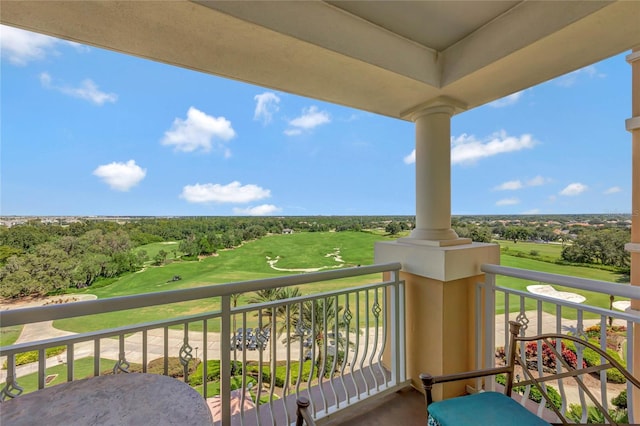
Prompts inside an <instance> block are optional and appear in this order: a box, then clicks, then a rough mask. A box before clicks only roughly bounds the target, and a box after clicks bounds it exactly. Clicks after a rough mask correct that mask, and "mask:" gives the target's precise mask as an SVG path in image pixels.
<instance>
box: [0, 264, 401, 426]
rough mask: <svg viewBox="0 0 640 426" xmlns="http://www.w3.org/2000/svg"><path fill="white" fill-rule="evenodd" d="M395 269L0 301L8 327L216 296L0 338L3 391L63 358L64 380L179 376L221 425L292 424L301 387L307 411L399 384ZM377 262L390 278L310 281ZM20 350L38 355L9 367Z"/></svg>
mask: <svg viewBox="0 0 640 426" xmlns="http://www.w3.org/2000/svg"><path fill="white" fill-rule="evenodd" d="M399 270H400V264H398V263H392V264H383V265H372V266H363V267H358V268H345V269H342V270H335V271H329V272H317V273H309V274H304V275H295V276H284V277H279V278H272V279H266V280H255V281H247V282H242V283H233V284H220V285H212V286H205V287H199V288H195V289H186V290H178V291H170V292H161V293H154V294H149V295H135V296H127V297H118V298H112V299H103V300H95V301H88V302H74V303H69V304H66V305H54V306H46V307H42V308H27V309H16V310H11V311H4V312H0V323H1V324H2V326H9V325H27V324H33V323H36V322H41V321H51V320H55V319H64V318H76V317H79V316H83V315H88V314H96V313H107V312H117V311H125V310H129V309H140V308H144V307H157V309H161V307H162V306H164V305H167V304H174V303H178V302H186V301H190V300H198V299H205V298H207V299H208V298H219V301H220V303H219V309H215V310H211V311H208V312H202V313H197V314H194V315H187V316H181V317H176V318H169V319H163V320H158V321H151V322H146V323H141V324H131V325H126V326H123V327H118V328H112V329H106V330H98V331H91V332H86V333H78V334H70V335H67V336H62V337H55V338H50V339H46V340H40V341H35V342H25V343H18V344H15V345H11V346H6V347H2V348H0V356H2V357H4V358H6V365H7V369H6V370H4V373H5V374H4V379H5V380H4V381H5V385H4V388H3V389H2V391H1V392H2V400H6V399H8V398H15V397H19V395H20V394H21V393H23V392H25V391H24V390H23V387H21V383H22V382H28V381H29V380H28V377H30V376H28V375H29V374H35V375H36V376H37V385H36V386H35V389H42V388H44V387H46V386H49V384H48V378H49V377H51V376H53V373H52V372H53V371H56V372H57V371H59V370H60V368H63V369H64V368H65V367H64V366H65V365H66V371H65V372H64V375H65V376H66V380H67V381H72V380H78V379H82V378H84V377H85V376H97V375H102V374H121V373H131V372H145V373H150V372H157V373H160V374H164V375H172V376H174V377H179V378H180V380H184V381H185V382H187V383H189V384H190V385H191V386H193V387H194V388H196V389H197V390H198V391H200V392H201V393H202V395H203V396H204V397H205V398H207V401H208V402H209V405H210V407H211V409H212V412H213V413H214V417H215V420H216V421H218V422H220V423H221V424H223V425H229V424H291V423H292V422H294V421H295V411H296V403H295V401H296V399H297V398H298V397H299V396H303V397H306V398H307V399H308V400H309V402H310V406H309V412H310V413H311V414H312V415H313V417H314V418H316V419H319V418H322V417H325V416H327V415H330V414H332V413H335V412H337V411H339V410H342V409H344V408H346V407H349V406H351V405H353V404H354V403H356V402H358V401H360V400H363V399H366V398H368V397H371V396H373V395H376V394H380V393H383V392H388V391H390V390H394V389H399V388H400V387H402V386H404V385H406V378H405V370H404V365H405V364H404V324H403V321H404V309H403V306H404V293H403V286H404V283H403V282H402V281H401V280H400V279H399ZM375 273H386V275H385V276H386V277H387V278H388V279H385V280H381V281H379V282H375V283H372V284H365V285H360V286H357V287H353V288H343V287H341V286H337V285H336V286H334V287H335V288H336V290H330V291H324V292H319V293H314V292H313V288H314V287H315V286H314V284H317V283H319V282H324V281H330V280H334V279H340V278H346V277H359V276H365V275H370V274H375ZM368 281H371V279H370V278H369V279H368ZM291 286H301V289H302V290H303V293H305V294H304V295H301V296H297V297H293V298H287V299H280V300H270V301H264V302H261V303H249V304H244V305H240V306H234V305H235V303H234V304H232V300H237V297H234V295H237V294H247V293H250V292H254V291H259V290H268V289H276V288H284V287H291ZM212 300H213V299H212ZM216 306H217V305H216ZM123 315H124V313H123ZM58 346H64V347H65V348H66V349H65V351H64V352H63V353H61V354H59V355H57V356H54V357H50V358H47V357H46V353H45V351H46V350H47V349H50V348H54V347H58ZM29 351H37V352H38V362H35V363H29V364H27V365H21V366H17V365H16V359H17V357H19V356H20V354H23V353H25V352H29ZM84 361H87V362H86V363H85V362H84ZM109 363H110V365H109ZM85 364H86V365H85ZM87 365H88V367H87ZM56 374H59V373H56ZM59 381H61V380H59ZM35 389H34V390H35Z"/></svg>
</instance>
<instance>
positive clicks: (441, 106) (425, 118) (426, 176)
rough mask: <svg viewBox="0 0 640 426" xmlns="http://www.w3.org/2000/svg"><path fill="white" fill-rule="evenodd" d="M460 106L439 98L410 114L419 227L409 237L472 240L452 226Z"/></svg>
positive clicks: (447, 241)
mask: <svg viewBox="0 0 640 426" xmlns="http://www.w3.org/2000/svg"><path fill="white" fill-rule="evenodd" d="M458 108H459V105H458V104H457V103H456V102H455V101H452V100H451V101H449V100H443V99H438V100H437V102H434V103H432V104H430V105H426V106H424V107H421V108H419V109H417V110H414V111H412V112H411V113H410V114H407V116H408V117H409V118H410V119H411V120H412V121H413V122H415V128H416V141H415V143H416V163H415V164H416V227H415V229H414V230H413V231H412V232H411V236H410V238H408V239H407V240H419V241H422V242H427V241H428V242H431V245H438V246H448V245H458V244H469V243H471V240H469V239H466V238H458V234H456V232H455V231H454V230H453V229H452V228H451V117H452V116H453V114H454V113H455V112H456V109H458ZM407 242H411V241H407Z"/></svg>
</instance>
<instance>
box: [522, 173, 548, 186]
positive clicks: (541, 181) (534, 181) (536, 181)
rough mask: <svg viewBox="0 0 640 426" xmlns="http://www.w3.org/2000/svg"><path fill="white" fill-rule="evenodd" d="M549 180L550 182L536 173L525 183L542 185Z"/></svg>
mask: <svg viewBox="0 0 640 426" xmlns="http://www.w3.org/2000/svg"><path fill="white" fill-rule="evenodd" d="M549 182H551V179H549V178H546V177H543V176H540V175H538V176H536V177H534V178H533V179H529V180H528V181H527V182H526V184H527V186H542V185H544V184H546V183H549Z"/></svg>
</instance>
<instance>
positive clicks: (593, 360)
mask: <svg viewBox="0 0 640 426" xmlns="http://www.w3.org/2000/svg"><path fill="white" fill-rule="evenodd" d="M591 343H593V344H597V341H593V340H592V341H591ZM567 348H568V349H569V350H570V351H572V352H573V353H574V354H575V353H576V346H575V344H574V343H573V342H567ZM607 354H608V355H609V356H611V357H612V358H613V359H615V360H616V361H618V363H620V365H622V367H623V368H626V367H627V363H626V362H625V361H624V360H623V359H622V358H620V355H619V354H618V352H616V351H614V350H613V349H609V348H607ZM582 357H583V360H584V362H585V363H586V365H587V366H589V367H592V366H594V365H600V355H599V354H598V353H597V352H596V351H594V350H592V349H589V348H584V351H582ZM607 381H608V382H610V383H626V382H627V379H625V377H624V376H623V375H622V373H620V371H619V370H618V369H616V368H609V369H608V370H607Z"/></svg>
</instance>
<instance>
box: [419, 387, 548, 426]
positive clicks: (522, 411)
mask: <svg viewBox="0 0 640 426" xmlns="http://www.w3.org/2000/svg"><path fill="white" fill-rule="evenodd" d="M429 417H430V419H429V423H430V424H435V425H440V426H467V425H473V426H513V425H517V426H542V425H549V424H550V423H547V422H545V421H544V420H542V419H541V418H539V417H538V416H536V415H535V414H533V413H532V412H530V411H529V410H527V409H526V408H524V407H523V406H522V405H520V404H518V403H517V402H516V401H514V400H513V399H511V398H509V397H508V396H506V395H504V394H501V393H498V392H480V393H476V394H473V395H466V396H461V397H458V398H451V399H446V400H444V401H439V402H434V403H432V404H429Z"/></svg>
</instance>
